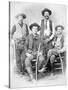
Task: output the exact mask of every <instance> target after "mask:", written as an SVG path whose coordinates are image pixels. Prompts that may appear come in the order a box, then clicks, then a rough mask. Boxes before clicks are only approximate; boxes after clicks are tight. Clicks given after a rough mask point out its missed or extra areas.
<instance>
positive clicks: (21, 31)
mask: <svg viewBox="0 0 68 90" xmlns="http://www.w3.org/2000/svg"><path fill="white" fill-rule="evenodd" d="M26 33H27V28H26V24H23V26H22V27H21V26H20V25H19V24H17V25H16V32H15V33H14V35H13V39H14V40H17V39H21V38H23V37H26Z"/></svg>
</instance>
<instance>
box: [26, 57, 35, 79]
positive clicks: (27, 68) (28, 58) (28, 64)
mask: <svg viewBox="0 0 68 90" xmlns="http://www.w3.org/2000/svg"><path fill="white" fill-rule="evenodd" d="M32 59H33V56H30V57H27V58H26V60H25V67H26V70H27V72H28V74H29V76H30V79H31V80H34V79H33V72H32V69H31V60H32Z"/></svg>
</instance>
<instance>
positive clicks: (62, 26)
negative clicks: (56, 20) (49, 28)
mask: <svg viewBox="0 0 68 90" xmlns="http://www.w3.org/2000/svg"><path fill="white" fill-rule="evenodd" d="M58 27H61V29H62V30H64V27H63V26H62V25H57V26H56V27H55V30H57V28H58Z"/></svg>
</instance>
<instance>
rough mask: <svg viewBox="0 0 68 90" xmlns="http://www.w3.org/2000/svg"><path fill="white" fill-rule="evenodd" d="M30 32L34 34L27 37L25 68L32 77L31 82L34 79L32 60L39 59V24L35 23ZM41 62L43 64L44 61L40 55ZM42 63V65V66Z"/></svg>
mask: <svg viewBox="0 0 68 90" xmlns="http://www.w3.org/2000/svg"><path fill="white" fill-rule="evenodd" d="M30 30H31V31H32V33H31V34H30V35H29V36H28V37H27V40H26V46H27V53H26V60H25V67H26V70H27V72H28V74H29V76H30V79H31V80H34V79H33V72H32V68H31V60H33V59H37V54H38V52H37V51H38V48H39V35H38V34H37V32H38V31H39V30H40V26H39V25H38V24H37V23H33V24H31V25H30ZM38 56H39V60H40V62H41V63H42V61H43V60H44V58H43V55H42V54H40V53H39V55H38ZM41 63H40V65H41Z"/></svg>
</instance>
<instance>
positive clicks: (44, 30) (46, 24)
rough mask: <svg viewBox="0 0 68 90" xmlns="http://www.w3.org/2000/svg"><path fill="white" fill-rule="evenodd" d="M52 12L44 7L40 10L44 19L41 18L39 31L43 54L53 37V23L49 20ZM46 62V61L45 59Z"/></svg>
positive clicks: (49, 46)
mask: <svg viewBox="0 0 68 90" xmlns="http://www.w3.org/2000/svg"><path fill="white" fill-rule="evenodd" d="M51 14H52V12H51V10H49V9H48V8H45V9H44V10H43V11H42V16H43V17H44V19H42V20H41V31H40V37H41V43H42V47H44V49H43V50H44V54H45V55H46V56H47V52H48V50H49V49H50V48H52V47H51V40H52V39H53V37H54V34H55V29H54V24H53V22H52V20H50V15H51ZM46 62H47V61H46ZM42 70H44V68H42V69H41V70H39V72H42Z"/></svg>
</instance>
